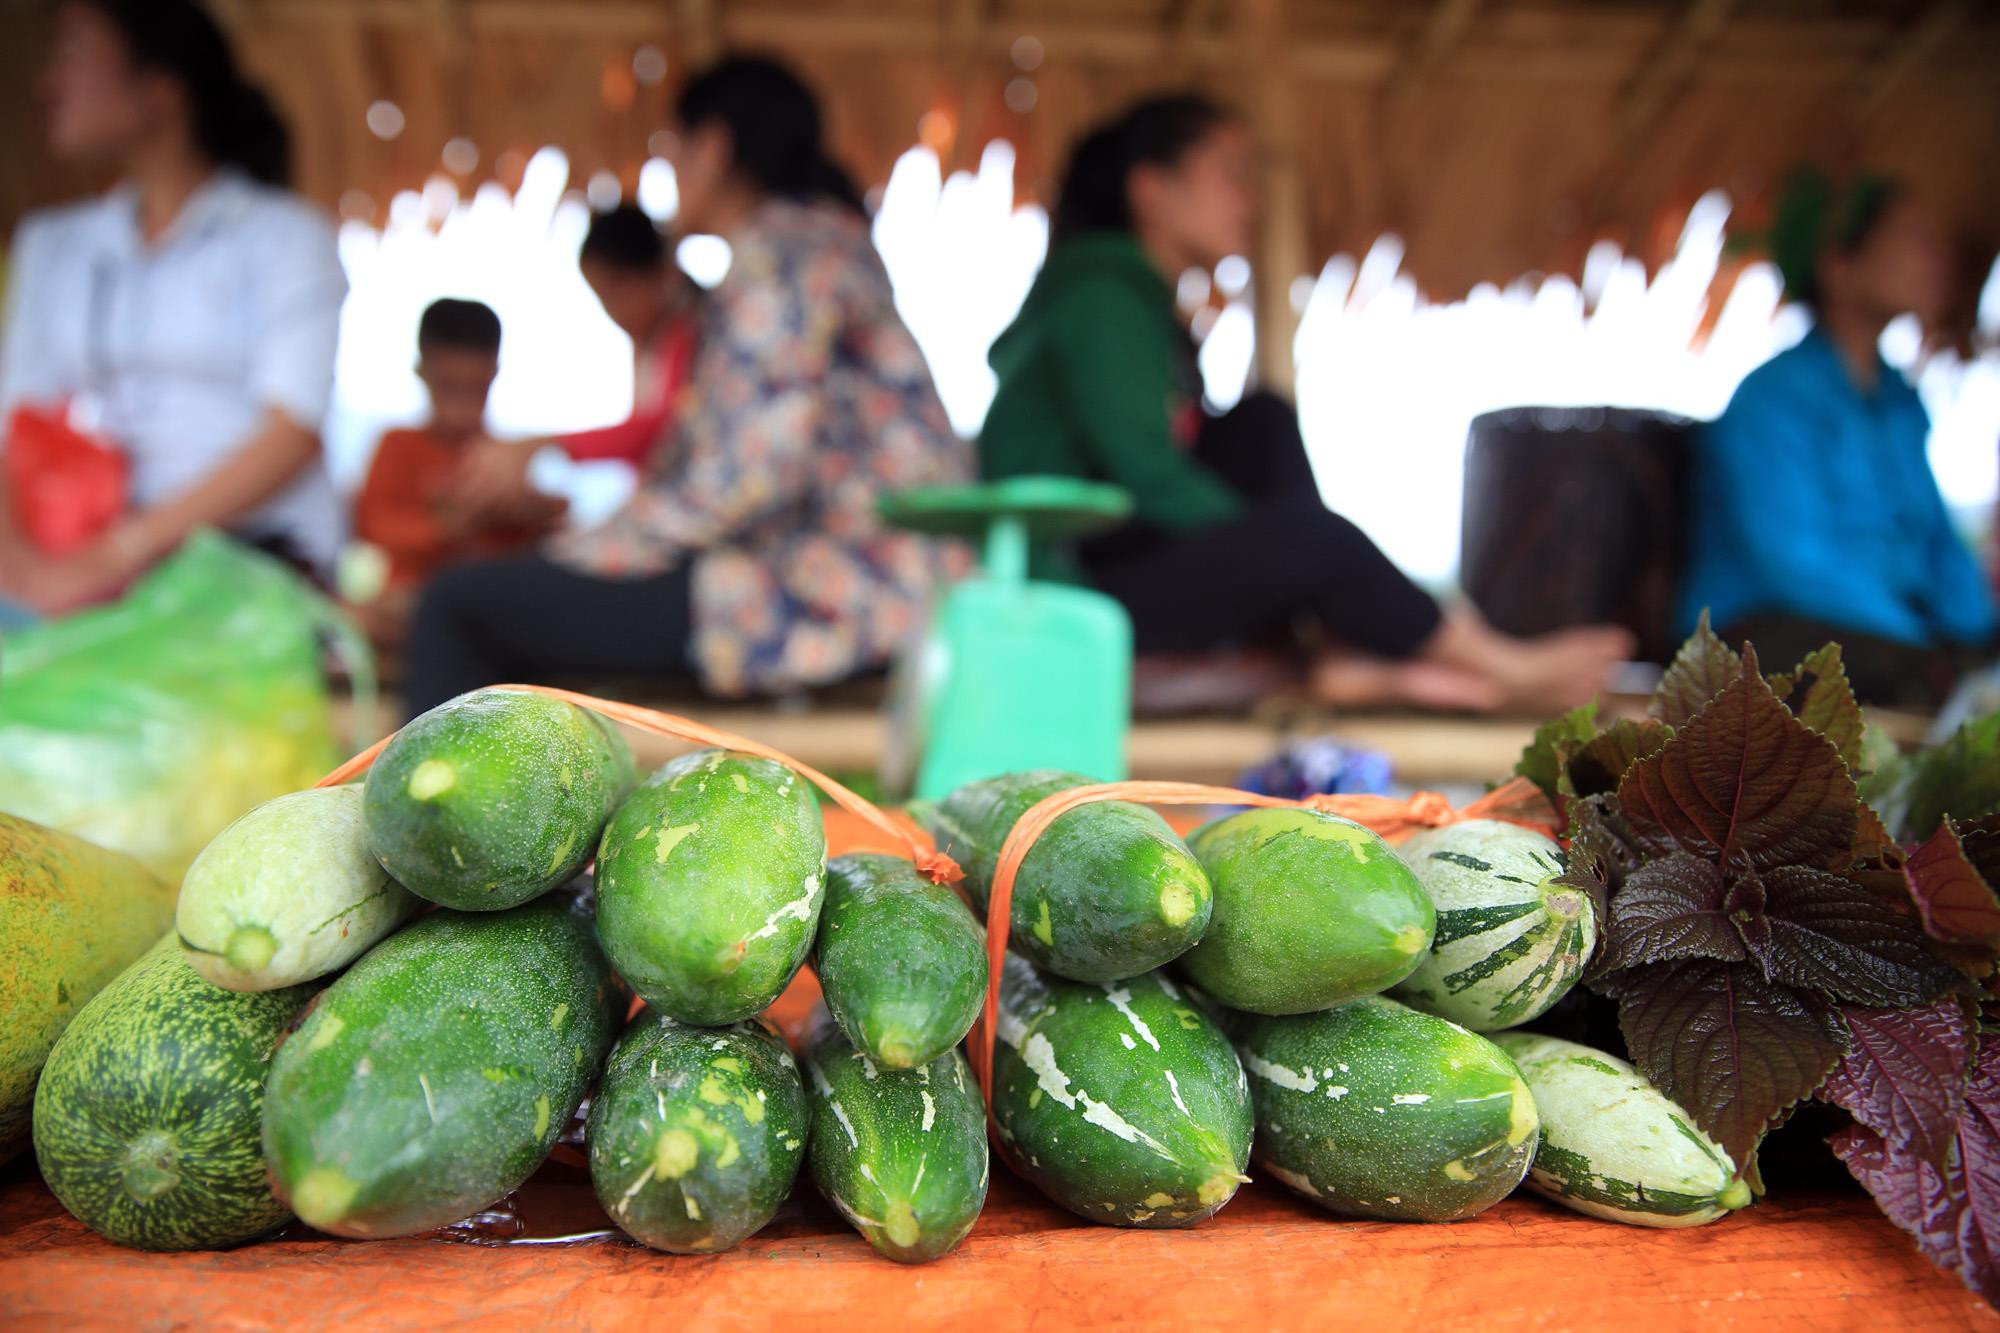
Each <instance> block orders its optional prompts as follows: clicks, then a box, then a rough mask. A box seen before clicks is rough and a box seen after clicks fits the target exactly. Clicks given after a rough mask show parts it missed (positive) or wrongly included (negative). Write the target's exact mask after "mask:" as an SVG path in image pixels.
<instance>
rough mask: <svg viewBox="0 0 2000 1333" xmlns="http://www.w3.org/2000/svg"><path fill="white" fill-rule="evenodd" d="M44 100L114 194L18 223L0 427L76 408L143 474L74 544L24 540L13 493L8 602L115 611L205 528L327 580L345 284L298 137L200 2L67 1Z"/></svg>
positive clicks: (78, 154)
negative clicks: (103, 605) (300, 157)
mask: <svg viewBox="0 0 2000 1333" xmlns="http://www.w3.org/2000/svg"><path fill="white" fill-rule="evenodd" d="M54 28H55V41H54V45H53V48H52V51H51V53H50V56H49V62H48V67H47V72H46V74H45V76H44V79H43V83H42V91H43V96H44V99H45V101H46V102H47V105H48V113H49V139H50V143H51V145H52V146H53V148H54V151H55V153H56V155H57V156H58V157H60V158H63V159H65V160H68V161H75V162H78V163H83V164H92V165H94V164H104V165H107V166H110V167H113V168H115V169H116V170H117V172H118V175H119V177H120V183H119V184H118V185H117V187H116V188H114V189H113V190H111V191H110V192H109V193H108V194H104V195H101V196H99V197H97V198H94V199H89V200H86V201H84V202H82V203H77V204H71V205H68V206H65V207H60V208H53V209H49V210H46V211H44V212H39V213H35V214H32V215H30V216H29V217H27V218H26V219H24V220H23V221H22V223H21V225H20V228H19V231H18V233H17V235H16V237H15V242H14V253H13V261H12V266H11V274H12V278H11V286H10V289H9V291H8V294H7V295H8V300H7V308H6V315H5V324H4V334H3V335H0V337H4V342H0V421H5V420H7V419H9V418H10V417H11V416H12V415H13V413H14V410H15V409H16V408H17V407H28V408H33V409H36V410H38V411H41V412H43V413H44V414H62V413H66V412H68V411H69V409H70V408H71V407H72V406H74V407H76V408H79V409H85V410H87V412H88V413H89V415H90V416H91V417H92V418H94V421H93V424H92V426H91V429H92V431H93V432H94V433H96V434H99V435H101V436H103V437H104V438H105V439H106V440H107V441H108V442H110V443H111V444H113V445H115V446H116V447H117V448H118V449H120V450H121V451H123V453H124V454H125V456H126V458H127V460H128V461H129V464H130V474H129V487H128V495H127V509H126V511H125V512H124V513H123V514H122V515H121V516H119V517H118V518H116V519H115V521H113V522H112V523H111V524H110V526H109V527H108V528H106V529H105V530H103V531H101V532H99V533H97V534H95V535H94V536H92V537H91V538H90V539H89V540H88V541H87V542H86V543H85V544H84V545H82V546H81V547H80V548H78V549H75V550H72V551H68V552H65V553H64V554H62V555H50V554H48V553H47V552H45V551H42V550H39V549H37V548H35V547H33V546H32V545H30V544H29V542H28V541H27V540H26V538H25V536H24V533H23V530H22V529H21V527H20V525H19V524H18V523H17V516H16V513H15V507H14V501H13V499H12V498H11V497H10V496H9V495H7V494H5V489H6V483H5V482H4V481H0V601H8V600H12V601H15V602H17V603H20V604H23V605H25V606H27V607H28V608H30V609H31V610H34V611H37V612H40V613H42V614H54V613H60V612H64V611H69V610H72V609H74V608H77V607H80V606H84V605H87V604H89V603H91V602H94V601H98V600H101V599H103V598H106V597H110V596H112V595H114V594H115V593H117V592H118V591H119V590H120V589H121V588H122V587H123V586H124V585H125V584H126V583H128V582H129V581H130V580H131V579H132V578H134V577H135V576H137V575H138V574H139V573H141V572H142V571H143V570H145V569H146V568H147V567H148V566H150V565H151V564H153V563H154V562H155V561H157V560H159V559H160V558H162V557H163V556H165V555H166V554H168V553H169V552H171V551H172V550H174V548H176V547H177V546H178V545H179V544H180V543H181V541H182V540H183V539H184V538H185V537H187V535H188V534H189V533H190V532H192V531H194V530H195V529H196V528H200V527H205V526H220V527H223V528H226V529H228V530H229V531H230V532H231V533H233V534H234V535H236V536H237V537H239V538H240V539H242V540H245V541H248V542H250V543H252V544H254V545H257V546H260V547H262V548H264V549H266V550H269V551H272V552H275V553H277V554H279V555H281V556H283V557H284V558H286V559H288V560H290V561H292V562H293V563H295V564H298V565H300V566H303V567H306V568H309V569H312V570H315V571H324V570H325V569H326V568H327V566H328V565H329V564H330V562H331V560H332V558H333V556H334V554H335V552H336V550H337V548H338V545H339V538H340V506H339V502H338V500H337V498H336V496H335V494H334V490H333V487H332V484H331V482H330V481H329V480H328V477H327V473H326V469H325V467H324V465H323V463H322V460H321V456H320V434H319V432H320V426H321V420H322V418H323V417H324V416H325V414H326V410H327V407H328V404H329V401H330V399H331V396H332V391H333V363H334V348H335V343H336V340H337V337H338V331H339V324H340V305H341V301H342V298H343V297H344V296H345V294H346V290H347V285H346V280H345V278H344V276H343V274H342V272H341V268H340V261H339V256H338V254H337V252H336V250H335V242H334V229H333V225H332V223H331V220H330V219H328V218H327V217H325V216H324V215H323V214H322V213H321V212H320V211H319V210H318V209H316V208H314V207H312V206H311V205H309V204H307V203H306V202H305V201H304V200H302V199H300V198H299V197H298V196H296V195H294V194H292V193H291V192H290V191H289V190H288V189H287V188H286V183H287V180H288V178H289V175H290V168H291V151H290V143H289V139H288V136H287V134H286V131H285V128H284V126H283V124H282V123H281V122H280V121H279V119H278V117H277V115H276V113H275V112H274V111H273V110H272V108H271V104H270V103H269V102H268V101H267V100H266V99H265V97H264V95H263V94H262V93H261V92H259V91H258V90H257V89H256V88H254V87H253V86H251V85H250V84H249V83H248V82H246V81H245V80H244V78H243V76H242V74H241V72H240V71H239V69H238V67H237V64H236V60H235V57H234V55H233V53H232V52H231V50H230V47H229V44H228V41H227V40H226V38H225V37H224V36H223V33H222V30H221V29H220V28H219V27H218V26H217V25H216V22H215V20H214V19H213V18H212V17H210V15H209V14H208V13H207V11H206V10H204V9H203V8H202V7H201V6H199V5H197V4H194V3H191V0H61V3H58V4H57V5H56V6H55V8H54Z"/></svg>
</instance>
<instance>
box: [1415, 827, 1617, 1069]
mask: <svg viewBox="0 0 2000 1333" xmlns="http://www.w3.org/2000/svg"><path fill="white" fill-rule="evenodd" d="M1398 850H1399V851H1400V852H1401V853H1402V857H1403V859H1404V860H1405V861H1406V862H1408V863H1409V866H1410V869H1412V870H1414V871H1416V873H1417V878H1418V879H1419V880H1421V881H1423V886H1424V890H1425V892H1427V893H1429V894H1430V896H1431V902H1432V903H1433V904H1435V905H1436V907H1437V914H1438V916H1437V936H1436V938H1435V939H1433V940H1432V941H1431V949H1430V953H1429V955H1428V956H1427V957H1425V959H1424V960H1423V961H1422V962H1421V963H1419V964H1418V965H1417V970H1416V971H1414V972H1412V973H1411V974H1410V975H1409V976H1407V977H1405V978H1404V979H1403V980H1402V982H1401V983H1400V984H1399V985H1398V986H1397V987H1396V998H1397V999H1399V1000H1403V1001H1405V1002H1406V1003H1409V1004H1413V1005H1415V1006H1416V1007H1417V1008H1419V1009H1422V1010H1424V1011H1426V1012H1428V1013H1433V1014H1437V1015H1439V1016H1440V1017H1442V1018H1449V1019H1450V1020H1452V1021H1453V1022H1454V1023H1463V1024H1465V1026H1467V1027H1469V1028H1471V1029H1472V1030H1473V1031H1475V1032H1497V1031H1499V1030H1500V1029H1502V1028H1511V1027H1518V1026H1519V1025H1520V1024H1522V1023H1526V1022H1530V1021H1532V1020H1533V1019H1536V1018H1539V1017H1541V1016H1542V1015H1543V1014H1545V1013H1547V1012H1548V1010H1549V1007H1550V1006H1551V1005H1553V1004H1554V1003H1555V1002H1556V1001H1557V1000H1560V999H1561V998H1562V997H1563V996H1565V995H1567V994H1568V993H1569V989H1570V987H1572V986H1574V985H1575V984H1576V980H1577V978H1578V977H1580V976H1582V975H1583V965H1584V964H1585V963H1586V962H1588V961H1589V960H1590V954H1591V951H1592V950H1593V949H1595V948H1596V947H1597V913H1596V910H1595V909H1594V908H1593V907H1592V906H1591V902H1590V895H1589V894H1587V893H1585V892H1584V891H1583V889H1581V888H1579V887H1577V886H1576V885H1573V884H1565V883H1563V882H1561V879H1560V876H1561V875H1562V873H1563V871H1564V869H1565V863H1564V860H1563V851H1562V848H1561V847H1559V846H1557V845H1556V844H1555V843H1554V842H1553V841H1551V840H1550V839H1548V838H1545V837H1543V836H1542V835H1541V834H1539V833H1537V832H1535V831H1534V830H1533V829H1525V828H1522V827H1520V826H1519V825H1516V824H1504V823H1501V822H1500V821H1498V820H1492V819H1471V820H1467V821H1466V822H1464V823H1462V824H1452V825H1448V826H1447V827H1445V828H1440V829H1431V830H1429V831H1427V832H1424V833H1419V834H1417V835H1416V836H1415V837H1414V838H1411V839H1410V840H1409V841H1408V842H1406V843H1404V844H1403V845H1402V847H1401V848H1399V849H1398Z"/></svg>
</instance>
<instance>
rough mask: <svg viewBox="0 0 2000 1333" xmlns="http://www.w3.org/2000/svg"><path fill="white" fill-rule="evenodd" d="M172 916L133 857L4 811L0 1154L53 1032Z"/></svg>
mask: <svg viewBox="0 0 2000 1333" xmlns="http://www.w3.org/2000/svg"><path fill="white" fill-rule="evenodd" d="M173 924H174V890H173V888H172V887H171V886H169V885H167V884H163V883H161V882H160V880H159V879H158V878H156V877H155V876H154V875H153V873H152V872H151V871H149V870H147V869H146V868H145V867H144V866H142V865H140V864H139V863H138V862H137V861H134V860H133V859H132V858H130V857H128V856H122V855H120V854H119V853H117V852H108V851H105V850H104V849H103V848H102V847H99V846H97V845H96V844H94V843H89V842H85V841H84V840H83V839H82V838H78V837H75V836H73V835H71V834H68V833H58V832H57V831H56V830H54V829H51V828H44V827H42V826H41V825H40V824H35V823H31V822H29V821H28V820H25V819H21V818H18V817H17V816H14V815H8V814H0V1162H5V1161H6V1160H8V1159H9V1158H11V1157H12V1156H13V1155H14V1154H15V1153H17V1152H19V1151H20V1150H21V1149H22V1148H25V1147H26V1146H27V1145H28V1118H29V1112H30V1110H31V1109H32V1108H33V1106H34V1103H35V1080H36V1079H37V1078H38V1077H39V1076H40V1075H41V1072H42V1062H43V1061H45V1060H47V1059H48V1058H49V1050H50V1048H52V1047H53V1046H54V1045H55V1044H56V1038H57V1037H60V1036H61V1035H62V1032H63V1029H64V1028H66V1027H68V1026H69V1021H70V1019H72V1018H74V1017H75V1016H76V1011H77V1010H79V1009H81V1008H83V1006H84V1002H85V1001H87V1000H89V999H90V997H91V996H93V995H95V994H97V992H98V991H99V990H100V989H102V988H103V987H104V986H105V985H106V984H107V983H108V982H110V980H111V979H112V978H113V977H115V976H117V975H118V974H119V973H120V972H123V971H124V970H125V969H126V967H128V966H129V965H130V964H131V963H132V961H133V960H134V959H136V958H138V957H139V955H141V954H143V953H145V952H146V950H147V949H149V948H151V947H152V945H153V943H154V942H155V941H156V940H158V939H159V938H160V936H162V935H164V934H165V933H166V932H167V931H168V930H169V929H171V928H172V926H173Z"/></svg>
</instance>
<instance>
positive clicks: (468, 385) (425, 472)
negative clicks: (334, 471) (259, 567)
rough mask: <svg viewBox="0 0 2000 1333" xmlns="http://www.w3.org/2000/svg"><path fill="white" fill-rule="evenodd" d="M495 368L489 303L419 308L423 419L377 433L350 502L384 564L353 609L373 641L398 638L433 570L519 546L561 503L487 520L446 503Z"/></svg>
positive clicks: (531, 500) (496, 321) (533, 500)
mask: <svg viewBox="0 0 2000 1333" xmlns="http://www.w3.org/2000/svg"><path fill="white" fill-rule="evenodd" d="M499 369H500V317H499V316H498V315H496V314H494V313H493V310H492V308H491V307H489V306H486V305H484V304H482V303H480V302H478V301H461V300H455V299H451V298H446V299H445V300H441V301H434V302H432V303H431V305H430V307H429V308H428V309H426V310H425V311H424V314H423V319H422V320H421V321H420V322H419V323H418V325H417V376H418V378H420V379H421V380H423V382H424V387H425V389H427V390H428V391H429V393H430V400H431V416H430V420H429V421H428V422H427V423H425V424H424V425H423V426H421V427H419V428H417V429H415V430H392V431H390V432H388V433H387V434H385V435H384V436H383V437H382V442H381V443H380V444H379V445H377V446H376V449H375V458H374V461H373V462H372V463H371V464H370V465H369V468H368V479H367V481H366V482H364V483H363V484H362V487H361V495H360V498H359V499H358V500H357V501H356V503H355V515H354V535H355V537H356V538H357V539H358V540H359V541H361V542H364V543H366V544H367V545H369V546H372V547H374V548H375V549H376V550H377V551H379V552H380V553H381V555H382V556H383V557H384V558H385V560H386V564H387V582H386V585H385V586H384V588H383V590H382V592H381V594H380V595H379V596H377V597H375V598H373V599H371V600H369V601H367V602H365V603H362V604H360V605H358V606H356V607H354V608H353V609H354V611H355V612H356V614H357V615H358V616H359V618H360V619H361V620H362V621H363V623H364V624H365V626H366V627H367V629H368V632H369V634H370V636H371V637H373V638H374V639H375V640H376V642H377V643H379V644H383V645H394V644H397V643H400V642H401V640H402V637H403V630H404V628H405V626H406V625H407V623H408V621H409V617H410V612H411V610H412V608H413V607H414V606H415V604H416V599H417V595H418V594H419V593H421V592H422V590H423V586H424V584H426V583H428V582H429V581H430V579H431V578H432V576H434V575H435V574H437V572H438V571H439V570H441V569H444V568H445V567H447V566H448V565H452V564H456V563H459V562H460V561H464V560H472V559H479V558H482V557H490V556H495V555H504V554H506V553H508V552H511V551H516V550H519V549H521V548H522V547H525V546H527V545H529V544H531V543H532V542H534V541H535V540H536V539H537V538H538V537H541V536H542V535H544V534H545V533H547V531H548V530H549V528H550V527H552V526H553V525H554V523H555V521H556V519H557V518H558V517H560V515H561V513H562V509H563V501H562V500H560V499H558V498H555V497H552V496H544V495H540V494H532V495H530V496H528V497H526V498H525V499H523V500H521V501H519V502H518V503H517V504H516V505H514V506H513V507H512V508H511V509H510V510H509V511H508V512H506V513H504V514H501V515H499V516H498V517H496V518H491V519H487V518H474V517H471V516H469V515H468V514H467V512H466V511H465V510H464V509H463V508H462V507H459V506H455V505H454V503H453V497H452V495H451V493H450V485H451V482H452V480H453V478H454V476H455V475H456V473H457V470H458V466H459V462H460V460H461V459H462V458H463V456H464V454H465V453H466V451H467V450H469V449H470V448H472V447H473V446H474V445H475V444H478V443H480V442H482V441H484V440H485V439H486V398H487V394H488V393H489V392H490V391H491V390H492V388H493V378H494V376H495V375H496V374H498V373H499Z"/></svg>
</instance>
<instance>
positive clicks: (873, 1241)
mask: <svg viewBox="0 0 2000 1333" xmlns="http://www.w3.org/2000/svg"><path fill="white" fill-rule="evenodd" d="M805 1067H806V1078H807V1081H808V1083H809V1084H810V1085H811V1097H812V1104H813V1118H812V1152H811V1154H810V1155H809V1158H808V1163H809V1166H810V1169H811V1171H812V1177H813V1183H814V1184H816V1185H818V1186H819V1192H820V1193H821V1194H822V1195H824V1196H825V1197H826V1199H827V1201H828V1202H829V1203H831V1204H832V1205H833V1206H834V1207H835V1208H838V1209H839V1210H840V1215H841V1216H842V1217H845V1218H846V1219H847V1220H848V1222H849V1223H850V1224H852V1225H853V1227H854V1229H855V1230H857V1231H859V1232H860V1233H861V1234H862V1236H863V1237H864V1238H866V1240H867V1241H868V1243H869V1244H870V1245H872V1246H874V1247H875V1250H876V1252H877V1253H878V1254H881V1255H883V1256H884V1257H885V1258H889V1259H894V1260H895V1261H896V1262H897V1263H904V1264H920V1263H928V1262H929V1261H930V1260H932V1259H937V1258H940V1257H942V1256H944V1255H946V1254H949V1253H950V1252H951V1251H952V1250H954V1249H956V1248H957V1247H958V1243H959V1242H960V1241H962V1240H964V1239H965V1236H966V1233H967V1232H969V1231H971V1230H972V1226H973V1224H974V1223H975V1222H977V1221H978V1220H979V1210H980V1209H981V1208H982V1207H983V1206H984V1205H985V1202H986V1181H987V1172H988V1169H989V1166H988V1162H987V1155H986V1107H985V1104H984V1103H983V1102H981V1101H980V1099H979V1086H978V1084H976V1083H975V1082H973V1078H972V1067H971V1066H970V1065H968V1064H967V1063H966V1062H965V1057H964V1056H963V1055H962V1054H960V1053H959V1052H958V1051H956V1050H947V1051H945V1053H944V1054H943V1055H940V1056H938V1057H937V1058H936V1059H934V1060H932V1061H931V1062H930V1063H928V1064H924V1065H919V1066H917V1067H916V1068H915V1069H885V1068H882V1067H880V1066H878V1065H876V1063H875V1062H874V1061H873V1060H872V1059H870V1058H869V1057H868V1056H867V1055H866V1054H865V1053H863V1052H862V1051H859V1050H857V1049H855V1046H854V1043H853V1042H851V1041H849V1040H848V1039H847V1034H846V1033H844V1032H842V1031H841V1030H840V1027H839V1025H838V1024H836V1023H835V1022H834V1021H833V1020H832V1018H830V1017H829V1016H828V1015H827V1014H826V1012H825V1011H824V1010H821V1011H820V1012H819V1014H817V1015H816V1016H815V1021H814V1022H813V1024H812V1025H811V1027H810V1028H809V1030H808V1033H807V1037H806V1042H805Z"/></svg>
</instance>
